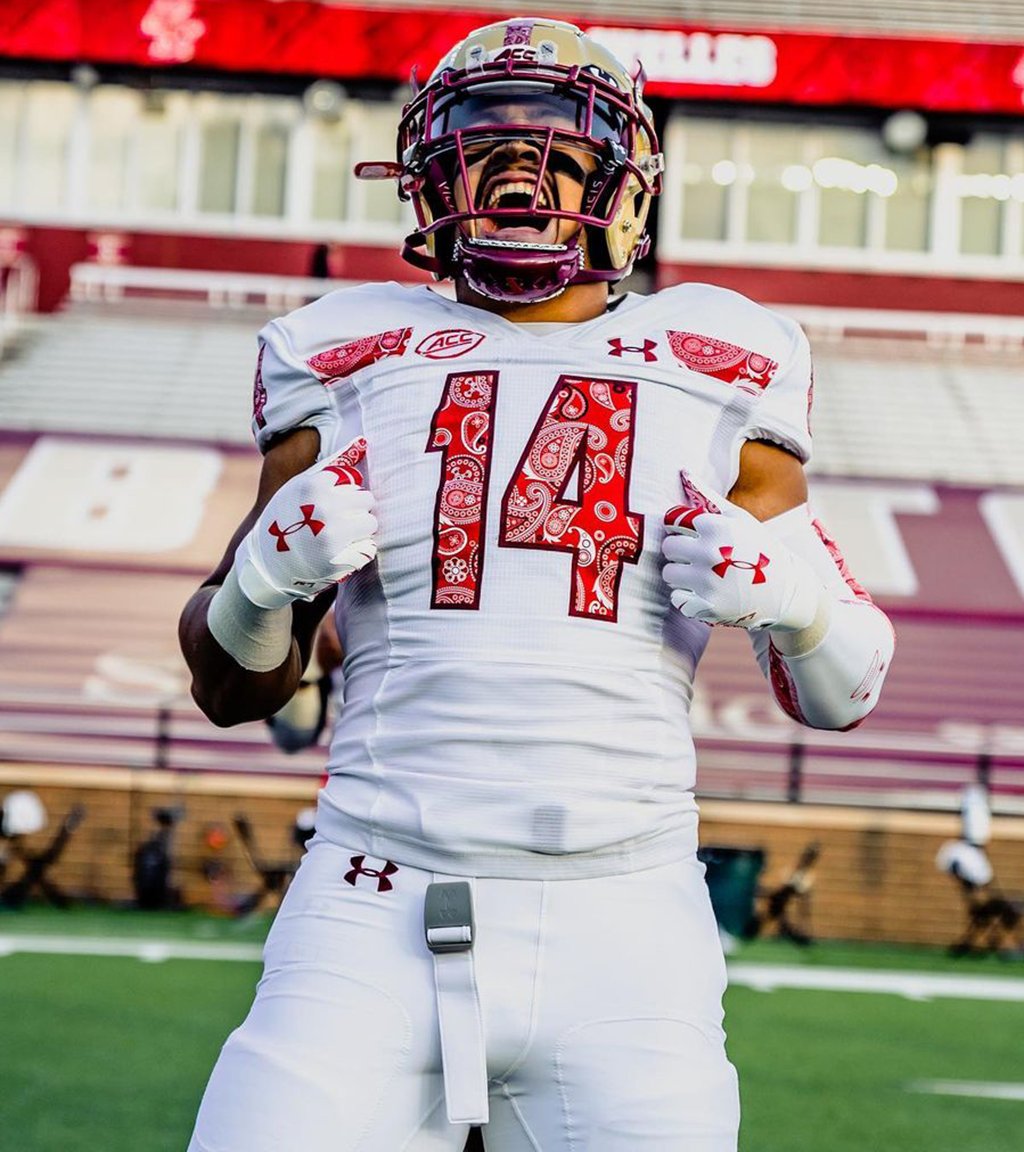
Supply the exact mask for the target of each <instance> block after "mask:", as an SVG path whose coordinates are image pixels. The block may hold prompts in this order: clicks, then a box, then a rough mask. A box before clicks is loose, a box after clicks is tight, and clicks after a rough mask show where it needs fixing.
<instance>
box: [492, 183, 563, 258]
mask: <svg viewBox="0 0 1024 1152" xmlns="http://www.w3.org/2000/svg"><path fill="white" fill-rule="evenodd" d="M535 196H536V202H534V197H535ZM555 201H556V197H555V189H554V183H553V182H548V181H545V182H544V183H543V184H542V185H541V189H540V194H539V195H537V183H536V180H535V179H534V177H533V175H532V174H530V173H508V172H506V173H502V174H500V175H498V176H495V177H492V178H491V179H490V180H489V181H488V182H487V183H486V184H485V186H484V190H483V198H482V201H481V207H482V208H483V210H485V211H493V210H495V209H497V210H498V211H499V212H500V215H495V216H484V217H483V218H481V220H480V223H479V226H478V229H477V235H478V236H480V237H481V238H483V239H486V240H519V241H528V242H530V243H534V244H551V243H554V242H555V241H556V240H557V238H558V220H557V219H556V218H554V217H552V216H541V215H535V214H533V213H531V211H530V210H531V209H537V208H540V209H544V210H546V211H552V210H553V209H556V208H557V207H558V205H557V203H556V202H555Z"/></svg>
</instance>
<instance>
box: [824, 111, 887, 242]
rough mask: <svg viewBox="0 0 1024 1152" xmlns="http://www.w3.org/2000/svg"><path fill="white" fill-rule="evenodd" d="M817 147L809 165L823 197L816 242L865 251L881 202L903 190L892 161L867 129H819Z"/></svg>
mask: <svg viewBox="0 0 1024 1152" xmlns="http://www.w3.org/2000/svg"><path fill="white" fill-rule="evenodd" d="M819 148H820V154H819V156H818V158H817V159H816V160H815V161H814V163H813V164H812V165H811V174H812V178H813V180H814V183H815V185H816V186H817V187H818V189H819V197H820V201H819V203H820V208H819V229H818V243H819V244H821V245H822V246H823V247H837V248H864V247H866V246H868V243H869V238H870V237H869V227H870V225H871V223H872V213H873V212H875V213H877V211H878V207H879V206H878V200H879V199H882V200H888V199H889V198H890V197H892V196H894V195H895V194H896V191H897V189H898V186H899V178H898V176H897V174H896V171H895V169H894V168H893V165H892V157H891V156H890V155H889V153H888V152H887V151H886V150H885V148H884V146H883V144H882V142H881V139H880V137H879V136H878V134H877V132H875V131H874V130H873V129H866V128H847V127H838V126H837V127H831V128H824V129H821V130H820V132H819ZM876 218H877V217H876Z"/></svg>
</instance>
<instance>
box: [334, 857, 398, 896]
mask: <svg viewBox="0 0 1024 1152" xmlns="http://www.w3.org/2000/svg"><path fill="white" fill-rule="evenodd" d="M365 860H366V857H365V856H353V857H351V858H350V860H349V863H350V864H351V865H352V868H351V869H350V870H349V871H348V872H346V873H345V882H346V883H347V884H351V885H352V887H353V888H355V886H356V882H357V881H358V880H359V877H360V876H371V877H372V878H373V879H374V880H376V881H377V891H378V892H390V891H391V889H392V888H394V884H392V883H391V881H390V880H389V879H388V877H389V876H394V874H395V873H396V872H397V871H398V865H397V864H394V863H392V861H390V860H385V861H384V867H383V868H364V867H363V864H364V862H365Z"/></svg>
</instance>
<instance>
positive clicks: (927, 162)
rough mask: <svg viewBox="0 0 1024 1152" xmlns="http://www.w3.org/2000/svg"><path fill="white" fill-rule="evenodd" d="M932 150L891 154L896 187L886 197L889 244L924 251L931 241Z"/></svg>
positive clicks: (888, 162)
mask: <svg viewBox="0 0 1024 1152" xmlns="http://www.w3.org/2000/svg"><path fill="white" fill-rule="evenodd" d="M932 160H933V157H932V153H931V150H930V149H929V150H924V151H922V152H921V153H919V154H914V155H911V156H895V155H893V156H889V157H887V159H886V160H885V163H886V165H887V166H888V167H889V168H891V169H892V171H893V172H894V173H895V175H896V191H895V192H893V194H892V195H891V196H889V197H888V198H887V199H886V201H885V247H886V248H888V249H891V250H892V251H894V252H895V251H899V252H924V251H926V250H927V248H928V244H929V228H928V223H929V215H930V207H931V199H932V189H933V187H934V184H935V177H934V173H933V166H932Z"/></svg>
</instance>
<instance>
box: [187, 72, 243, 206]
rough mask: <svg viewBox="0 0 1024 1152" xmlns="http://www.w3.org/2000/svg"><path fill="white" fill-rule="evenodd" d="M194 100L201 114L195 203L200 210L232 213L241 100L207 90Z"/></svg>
mask: <svg viewBox="0 0 1024 1152" xmlns="http://www.w3.org/2000/svg"><path fill="white" fill-rule="evenodd" d="M197 103H198V105H199V112H200V116H201V124H200V130H199V138H200V155H199V187H198V193H199V194H198V198H197V207H198V209H199V211H200V212H209V213H220V214H227V213H233V212H234V211H235V200H236V197H237V195H238V159H239V149H240V144H241V135H242V132H241V117H242V114H243V111H244V109H243V106H242V102H241V101H235V100H225V99H223V98H222V97H217V96H214V95H213V94H212V93H211V94H204V95H203V96H201V97H200V98H199V101H198V102H197Z"/></svg>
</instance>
